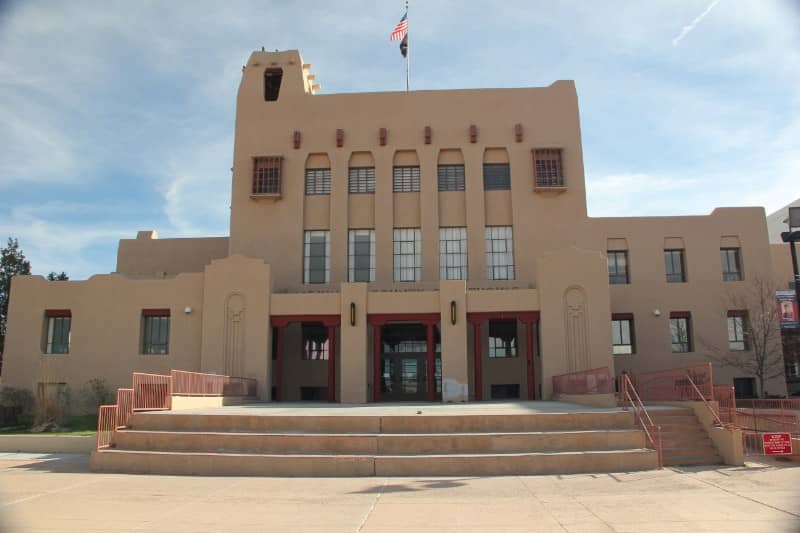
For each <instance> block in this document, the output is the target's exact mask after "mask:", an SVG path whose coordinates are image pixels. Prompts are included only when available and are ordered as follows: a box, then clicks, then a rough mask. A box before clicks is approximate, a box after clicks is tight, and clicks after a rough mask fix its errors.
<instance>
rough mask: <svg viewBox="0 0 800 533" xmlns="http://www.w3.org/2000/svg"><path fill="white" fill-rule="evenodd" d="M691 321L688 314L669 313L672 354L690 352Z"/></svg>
mask: <svg viewBox="0 0 800 533" xmlns="http://www.w3.org/2000/svg"><path fill="white" fill-rule="evenodd" d="M691 320H692V319H691V315H690V314H689V313H686V312H677V313H670V315H669V335H670V339H671V341H672V352H673V353H688V352H691V351H692V322H691Z"/></svg>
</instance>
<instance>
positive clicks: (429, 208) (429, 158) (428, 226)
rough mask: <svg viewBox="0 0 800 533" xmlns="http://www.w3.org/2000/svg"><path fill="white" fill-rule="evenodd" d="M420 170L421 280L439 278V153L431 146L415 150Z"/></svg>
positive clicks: (429, 280)
mask: <svg viewBox="0 0 800 533" xmlns="http://www.w3.org/2000/svg"><path fill="white" fill-rule="evenodd" d="M417 155H418V157H419V172H420V206H419V207H420V224H421V226H422V229H421V233H422V281H428V282H435V281H437V280H438V279H439V179H438V170H437V169H438V165H437V163H438V156H439V153H438V151H437V150H436V149H434V148H432V147H431V146H424V145H423V147H422V148H420V149H419V150H418V151H417Z"/></svg>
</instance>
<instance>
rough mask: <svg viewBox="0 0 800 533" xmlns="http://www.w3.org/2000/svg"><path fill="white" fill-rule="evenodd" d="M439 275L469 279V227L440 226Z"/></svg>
mask: <svg viewBox="0 0 800 533" xmlns="http://www.w3.org/2000/svg"><path fill="white" fill-rule="evenodd" d="M439 277H440V278H441V279H467V228H439Z"/></svg>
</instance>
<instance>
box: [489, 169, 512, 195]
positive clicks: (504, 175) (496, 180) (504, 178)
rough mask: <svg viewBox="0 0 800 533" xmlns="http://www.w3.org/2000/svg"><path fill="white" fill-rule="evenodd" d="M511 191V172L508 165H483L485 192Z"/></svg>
mask: <svg viewBox="0 0 800 533" xmlns="http://www.w3.org/2000/svg"><path fill="white" fill-rule="evenodd" d="M509 189H511V171H510V167H509V165H508V163H484V164H483V190H485V191H504V190H509Z"/></svg>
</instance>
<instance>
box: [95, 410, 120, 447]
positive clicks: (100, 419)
mask: <svg viewBox="0 0 800 533" xmlns="http://www.w3.org/2000/svg"><path fill="white" fill-rule="evenodd" d="M116 429H117V406H116V405H101V406H100V409H99V411H98V413H97V449H98V450H99V449H101V448H108V447H109V446H111V438H112V436H113V435H114V431H116Z"/></svg>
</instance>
